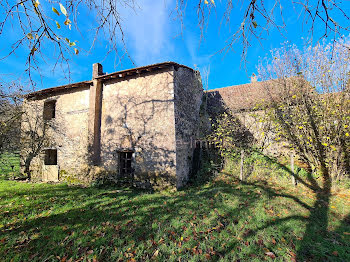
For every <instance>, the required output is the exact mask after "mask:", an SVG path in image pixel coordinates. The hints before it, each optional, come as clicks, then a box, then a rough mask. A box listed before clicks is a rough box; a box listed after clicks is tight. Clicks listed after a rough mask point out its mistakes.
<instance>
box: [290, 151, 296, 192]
mask: <svg viewBox="0 0 350 262" xmlns="http://www.w3.org/2000/svg"><path fill="white" fill-rule="evenodd" d="M290 170H291V171H292V183H293V185H294V186H296V185H297V183H296V181H295V176H294V175H295V173H294V153H293V152H292V153H291V154H290Z"/></svg>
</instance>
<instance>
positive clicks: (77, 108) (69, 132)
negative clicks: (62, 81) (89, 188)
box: [21, 86, 89, 182]
mask: <svg viewBox="0 0 350 262" xmlns="http://www.w3.org/2000/svg"><path fill="white" fill-rule="evenodd" d="M49 100H55V101H56V110H55V111H56V113H55V118H54V119H51V120H45V121H44V120H43V110H44V102H45V101H49ZM23 109H24V111H25V114H24V115H23V118H22V127H21V128H22V138H21V140H22V146H23V148H22V153H21V164H22V166H23V165H24V163H25V161H26V160H27V159H28V157H30V154H31V153H33V151H36V153H37V154H35V156H34V158H33V160H32V161H31V167H30V169H31V170H33V171H34V172H33V179H34V180H41V178H42V169H43V167H44V156H45V155H44V151H43V150H44V149H45V148H55V149H57V165H58V169H59V175H60V176H59V179H60V180H61V181H65V180H73V181H75V180H76V181H77V182H84V181H80V180H84V179H86V178H85V174H84V172H85V170H86V168H87V163H88V162H87V160H88V159H87V153H88V152H87V148H88V144H87V142H88V141H87V138H88V136H87V132H88V109H89V86H87V87H86V88H77V89H74V91H70V92H64V93H55V94H54V95H52V96H47V97H42V98H40V99H30V100H26V101H25V102H24V104H23ZM34 133H35V134H36V137H37V139H36V140H34V141H33V139H31V138H30V134H34ZM41 141H43V143H41Z"/></svg>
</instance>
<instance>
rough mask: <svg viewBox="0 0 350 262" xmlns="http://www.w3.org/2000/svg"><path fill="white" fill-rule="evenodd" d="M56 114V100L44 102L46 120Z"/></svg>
mask: <svg viewBox="0 0 350 262" xmlns="http://www.w3.org/2000/svg"><path fill="white" fill-rule="evenodd" d="M55 116H56V101H55V100H54V101H47V102H45V103H44V120H50V119H53V118H55Z"/></svg>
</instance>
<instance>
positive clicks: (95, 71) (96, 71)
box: [92, 63, 103, 79]
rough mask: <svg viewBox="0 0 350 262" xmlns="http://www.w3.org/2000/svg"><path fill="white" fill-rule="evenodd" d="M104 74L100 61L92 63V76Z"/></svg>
mask: <svg viewBox="0 0 350 262" xmlns="http://www.w3.org/2000/svg"><path fill="white" fill-rule="evenodd" d="M101 75H103V67H102V65H101V64H100V63H95V64H93V65H92V78H93V79H94V78H96V77H98V76H101Z"/></svg>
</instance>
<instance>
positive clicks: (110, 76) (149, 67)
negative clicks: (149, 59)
mask: <svg viewBox="0 0 350 262" xmlns="http://www.w3.org/2000/svg"><path fill="white" fill-rule="evenodd" d="M170 66H174V67H175V68H176V67H184V68H187V69H190V70H193V69H192V68H190V67H188V66H185V65H181V64H178V63H175V62H162V63H157V64H152V65H147V66H141V67H136V68H131V69H126V70H122V71H118V72H114V73H111V74H105V75H101V76H98V77H97V78H96V79H101V80H109V79H121V78H124V77H127V76H132V75H140V74H143V73H147V72H151V71H154V70H159V69H163V68H167V67H170ZM91 84H92V80H89V81H83V82H78V83H73V84H68V85H63V86H57V87H52V88H47V89H42V90H40V91H36V92H32V93H29V94H27V95H26V96H25V97H26V98H32V97H38V96H41V95H47V94H50V93H54V92H57V91H62V90H67V89H71V88H75V87H81V86H84V85H91Z"/></svg>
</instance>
